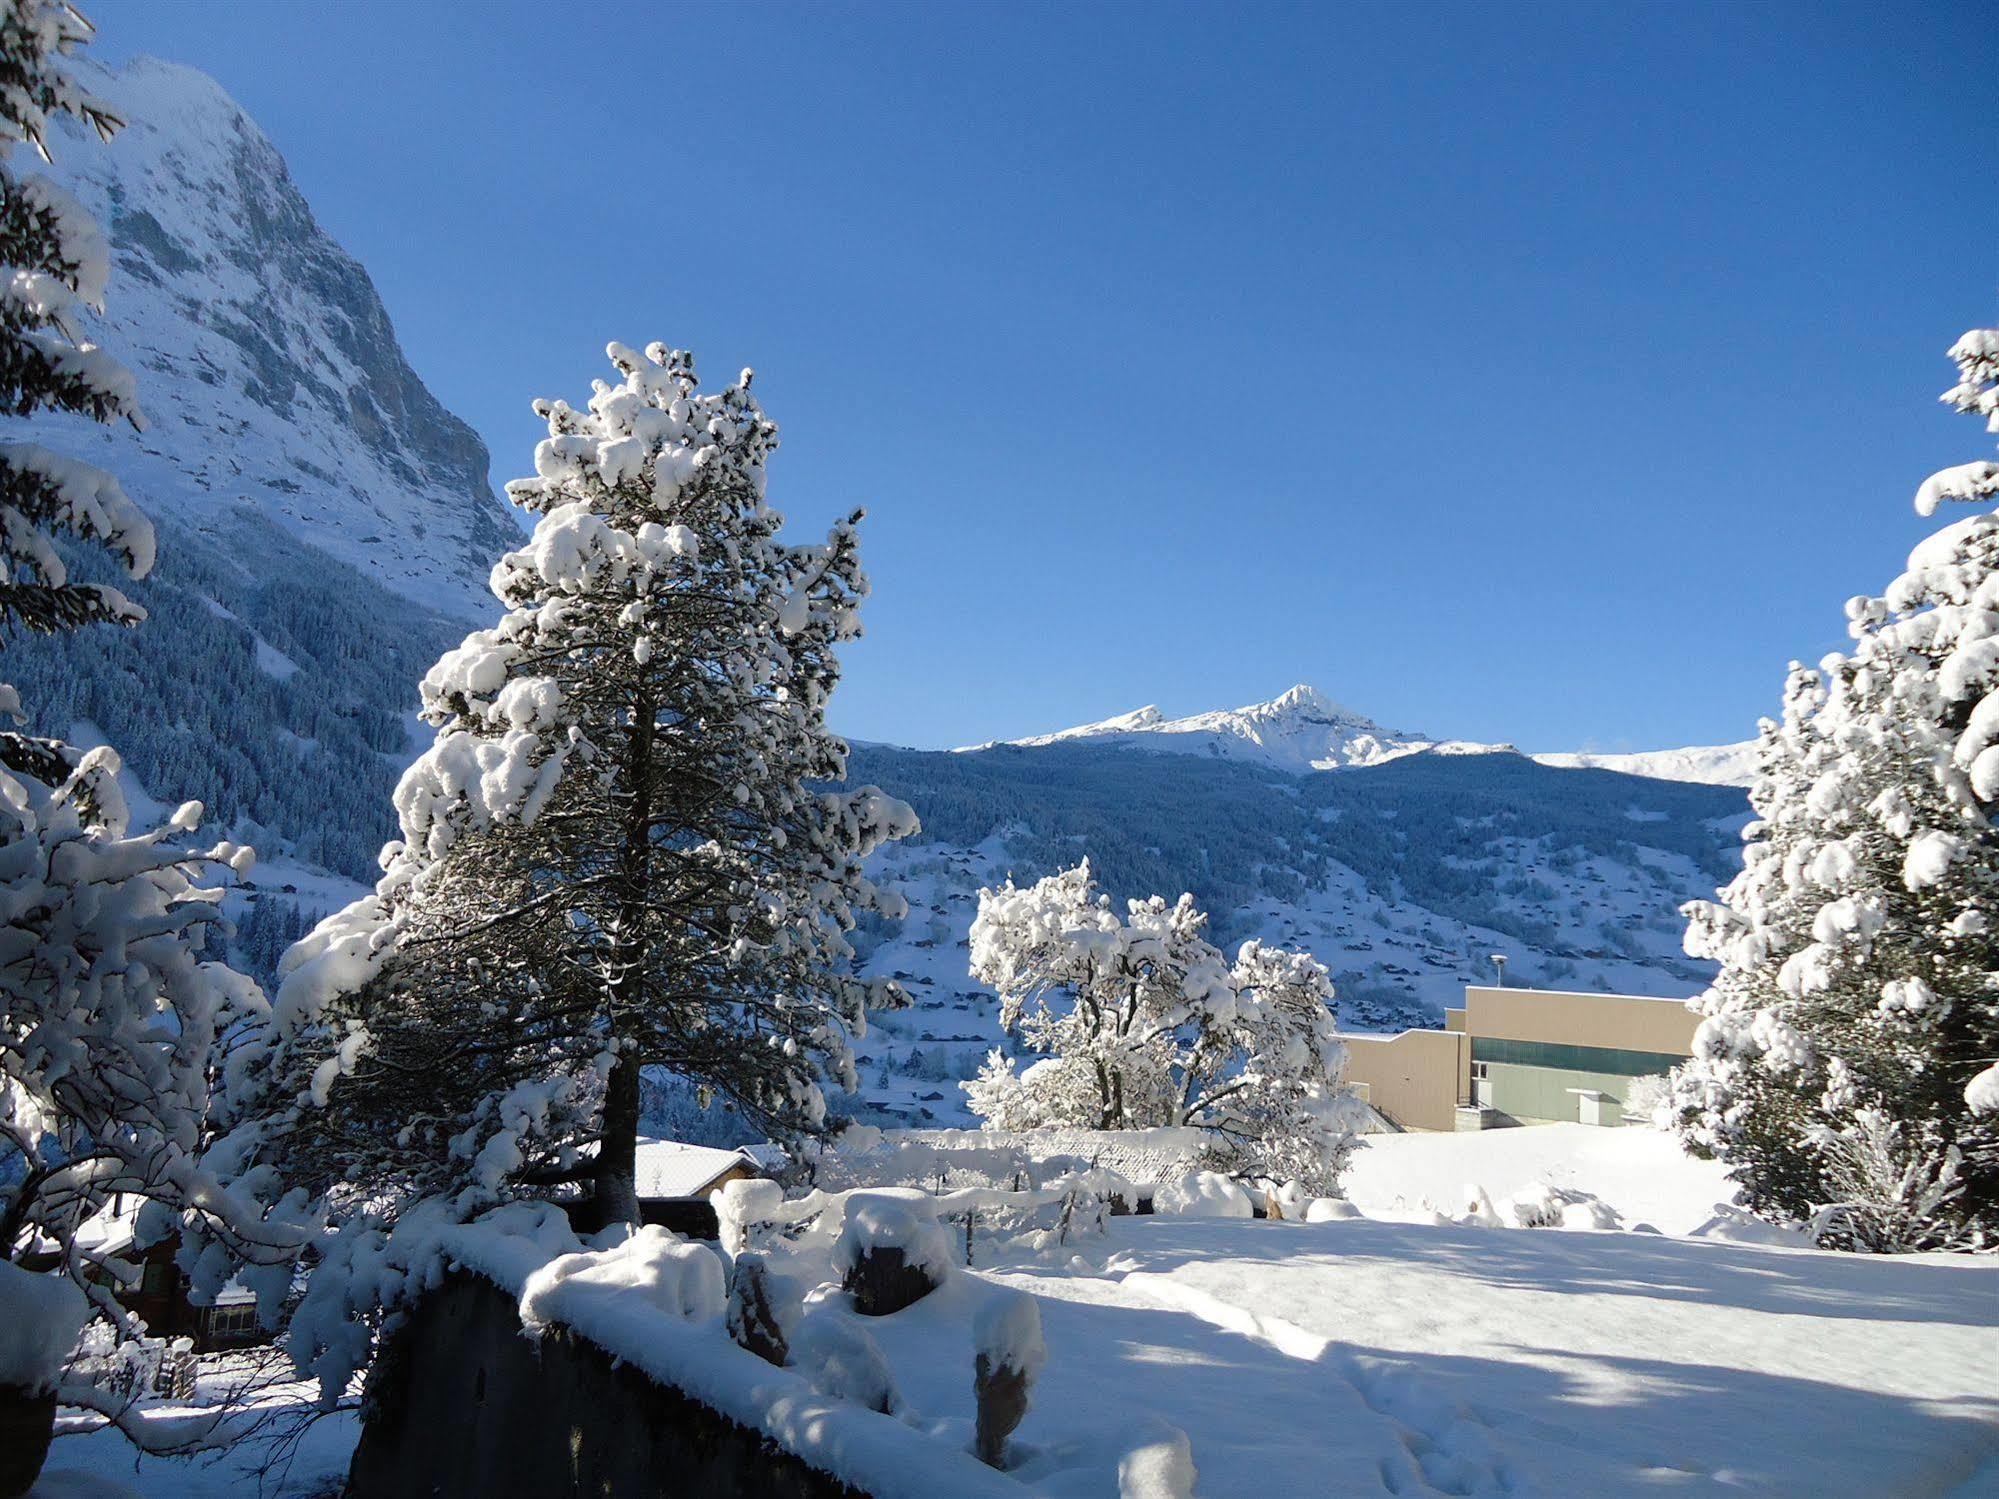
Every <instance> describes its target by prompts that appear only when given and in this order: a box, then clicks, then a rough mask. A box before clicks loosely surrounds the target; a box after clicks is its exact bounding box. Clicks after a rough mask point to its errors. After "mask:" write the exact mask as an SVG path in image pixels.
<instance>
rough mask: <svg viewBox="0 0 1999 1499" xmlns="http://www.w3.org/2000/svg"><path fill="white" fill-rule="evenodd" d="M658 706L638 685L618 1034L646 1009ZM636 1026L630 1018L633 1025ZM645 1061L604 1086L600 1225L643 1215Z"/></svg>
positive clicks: (615, 1014) (618, 1068)
mask: <svg viewBox="0 0 1999 1499" xmlns="http://www.w3.org/2000/svg"><path fill="white" fill-rule="evenodd" d="M657 711H658V710H657V709H656V708H655V707H654V706H653V700H652V695H651V694H650V693H649V692H647V691H645V690H644V688H643V687H641V688H640V690H639V691H638V693H637V694H636V695H635V701H634V702H633V704H632V737H631V742H630V745H629V747H628V751H627V755H628V758H627V760H626V764H625V774H626V777H627V779H628V781H629V784H630V789H631V798H632V800H631V806H630V809H629V811H628V812H627V821H626V823H625V846H624V848H623V850H622V851H621V854H620V864H621V868H620V870H619V874H620V881H619V884H620V889H619V892H618V896H619V912H618V937H617V948H618V951H617V976H616V977H615V978H614V979H613V980H612V981H611V1027H612V1033H613V1034H614V1035H618V1034H621V1033H623V1034H629V1032H628V1031H626V1029H625V1027H624V1026H622V1025H620V1024H619V1022H620V1021H621V1020H623V1019H625V1018H626V1017H628V1016H633V1015H635V1013H636V1012H637V1011H639V1010H641V1009H643V1007H644V1002H645V969H644V963H643V959H644V952H643V946H644V935H643V934H644V931H645V909H646V897H647V895H648V893H649V892H648V891H647V889H646V876H647V874H648V872H649V870H650V866H651V859H652V749H653V730H654V728H655V724H654V721H653V720H654V715H655V713H656V712H657ZM638 1028H639V1027H638V1022H637V1021H636V1020H633V1022H632V1029H638ZM641 1065H642V1059H641V1057H640V1054H639V1053H638V1052H637V1051H622V1052H620V1053H619V1054H618V1060H617V1062H616V1063H615V1064H614V1065H613V1066H612V1068H611V1081H610V1084H609V1086H608V1087H607V1088H606V1089H605V1090H604V1128H603V1135H602V1139H601V1141H600V1143H599V1144H598V1146H597V1176H596V1181H595V1184H594V1186H593V1188H592V1193H593V1196H594V1197H595V1199H596V1204H597V1207H596V1213H595V1215H594V1216H595V1217H596V1219H597V1225H598V1227H600V1228H602V1227H607V1226H609V1225H610V1224H613V1223H631V1224H637V1223H639V1222H640V1221H641V1219H640V1217H639V1194H638V1180H637V1178H638V1135H639V1068H640V1066H641Z"/></svg>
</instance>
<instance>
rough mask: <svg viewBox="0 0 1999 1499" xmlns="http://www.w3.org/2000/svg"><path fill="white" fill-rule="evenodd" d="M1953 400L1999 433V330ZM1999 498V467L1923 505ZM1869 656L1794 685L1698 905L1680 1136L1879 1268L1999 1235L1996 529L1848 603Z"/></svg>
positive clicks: (1983, 345)
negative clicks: (1887, 1261) (1732, 836)
mask: <svg viewBox="0 0 1999 1499" xmlns="http://www.w3.org/2000/svg"><path fill="white" fill-rule="evenodd" d="M1951 355H1952V357H1953V359H1955V360H1956V362H1957V365H1958V369H1959V376H1960V378H1959V380H1958V383H1957V384H1956V385H1955V386H1954V387H1953V388H1952V389H1951V390H1950V391H1948V392H1946V393H1945V396H1944V399H1945V400H1946V401H1947V402H1949V403H1950V404H1952V405H1953V406H1955V407H1956V408H1958V409H1959V410H1962V411H1966V412H1969V413H1971V414H1973V415H1976V416H1982V417H1984V418H1985V419H1986V423H1987V426H1988V428H1989V429H1990V430H1992V431H1999V330H1993V329H1982V330H1974V331H1973V332H1971V333H1967V334H1966V335H1965V336H1964V337H1963V338H1962V339H1960V340H1959V341H1958V342H1957V344H1956V345H1955V346H1954V347H1953V348H1952V350H1951ZM1995 493H1999V465H1994V464H1991V463H1989V462H1987V463H1973V464H1966V465H1962V466H1960V467H1958V468H1954V469H1948V470H1945V471H1944V472H1943V473H1941V474H1938V475H1936V476H1934V477H1933V478H1931V479H1930V480H1929V481H1927V482H1926V483H1925V484H1924V485H1923V486H1922V487H1921V489H1920V490H1919V491H1918V493H1917V499H1916V508H1917V509H1918V510H1919V511H1920V512H1922V513H1923V514H1926V515H1927V514H1929V513H1930V512H1931V511H1932V510H1933V509H1934V508H1935V506H1936V505H1937V504H1938V503H1939V502H1940V501H1942V500H1960V501H1974V502H1975V501H1978V500H1981V499H1989V498H1991V497H1992V496H1993V495H1994V494H1995ZM1847 618H1848V622H1849V633H1850V634H1851V635H1852V637H1853V645H1852V647H1851V648H1850V649H1849V650H1847V651H1846V652H1844V653H1840V654H1834V655H1831V656H1828V657H1827V658H1826V659H1825V660H1824V661H1822V662H1820V663H1819V665H1818V667H1817V668H1811V667H1803V666H1794V667H1793V668H1792V673H1791V678H1790V682H1789V685H1788V688H1787V690H1786V693H1785V700H1784V714H1783V719H1782V721H1781V722H1767V721H1766V722H1765V723H1764V725H1763V727H1762V739H1761V748H1760V762H1759V770H1760V775H1759V778H1758V780H1757V782H1756V784H1755V786H1754V787H1753V789H1752V790H1751V793H1750V801H1751V804H1752V806H1753V807H1754V809H1755V812H1756V814H1757V820H1756V821H1755V822H1753V823H1751V824H1750V826H1749V827H1748V828H1747V829H1745V831H1744V835H1743V836H1744V839H1745V845H1746V846H1745V849H1744V865H1743V869H1742V872H1741V874H1740V875H1738V876H1737V878H1736V879H1735V880H1734V881H1733V882H1732V883H1731V884H1730V885H1729V886H1728V888H1727V889H1726V890H1724V891H1722V892H1721V899H1720V900H1719V901H1718V902H1700V903H1696V904H1694V905H1692V906H1689V907H1688V908H1687V909H1688V915H1689V918H1690V925H1689V928H1688V933H1687V948H1688V951H1690V952H1692V953H1694V954H1695V955H1696V956H1701V957H1709V958H1713V959H1715V960H1717V961H1719V962H1720V964H1721V973H1720V975H1719V977H1718V978H1717V979H1716V982H1715V984H1714V986H1713V987H1712V988H1711V989H1709V990H1708V992H1707V993H1706V994H1704V995H1703V996H1702V997H1701V999H1700V1001H1699V1006H1700V1008H1701V1010H1702V1013H1703V1014H1704V1016H1705V1018H1704V1019H1703V1021H1702V1022H1701V1025H1700V1027H1699V1029H1698V1031H1697V1033H1696V1036H1695V1042H1694V1058H1693V1060H1692V1061H1691V1062H1690V1063H1689V1064H1688V1065H1687V1066H1686V1067H1684V1068H1683V1069H1682V1070H1681V1072H1680V1073H1679V1075H1678V1077H1677V1081H1676V1105H1677V1108H1678V1110H1679V1117H1680V1123H1681V1128H1682V1131H1683V1133H1684V1134H1685V1136H1686V1137H1687V1139H1688V1140H1689V1141H1690V1142H1691V1143H1693V1144H1694V1145H1695V1146H1696V1147H1698V1148H1700V1149H1703V1150H1706V1151H1711V1152H1713V1153H1715V1154H1717V1155H1719V1156H1721V1157H1722V1158H1723V1159H1725V1160H1727V1161H1728V1162H1729V1163H1730V1164H1731V1166H1732V1167H1733V1169H1734V1175H1735V1177H1736V1179H1737V1180H1738V1181H1739V1182H1741V1184H1742V1186H1743V1189H1744V1192H1745V1194H1746V1196H1747V1200H1748V1202H1749V1203H1750V1205H1751V1206H1753V1207H1755V1208H1756V1209H1757V1210H1759V1211H1761V1212H1764V1213H1767V1214H1771V1215H1774V1216H1779V1217H1786V1218H1792V1219H1800V1220H1804V1219H1810V1220H1813V1221H1815V1223H1816V1224H1817V1226H1818V1229H1819V1231H1820V1233H1821V1236H1822V1237H1823V1238H1824V1239H1825V1240H1826V1241H1827V1242H1831V1243H1839V1244H1852V1245H1857V1246H1861V1247H1866V1248H1871V1249H1916V1248H1932V1247H1977V1246H1980V1245H1989V1244H1991V1243H1993V1242H1994V1241H1995V1240H1999V1115H1995V1114H1994V1113H1993V1112H1992V1111H1991V1110H1990V1109H1989V1108H1988V1107H1984V1105H1985V1092H1984V1090H1985V1086H1986V1085H1985V1083H1984V1082H1983V1081H1982V1080H1984V1079H1987V1078H1990V1077H1991V1076H1992V1073H1991V1071H1990V1069H1991V1068H1992V1067H1993V1066H1994V1064H1995V1063H1999V927H1995V923H1996V922H1999V830H1995V828H1994V824H1993V816H1994V811H1995V808H1999V515H1995V514H1984V515H1975V516H1972V517H1970V518H1969V519H1966V520H1961V521H1958V522H1956V523H1955V524H1953V525H1950V526H1948V527H1946V528H1945V529H1943V530H1942V531H1939V532H1937V533H1936V534H1935V535H1933V536H1931V537H1930V538H1929V539H1928V540H1926V541H1924V542H1923V543H1922V544H1921V545H1920V546H1918V547H1917V548H1916V549H1915V551H1914V552H1913V553H1912V554H1911V556H1910V558H1909V563H1908V568H1907V570H1906V571H1905V572H1903V574H1902V575H1901V576H1900V577H1899V578H1897V579H1896V580H1895V581H1894V582H1893V583H1892V584H1890V585H1889V587H1888V589H1887V590H1886V592H1885V593H1883V594H1882V595H1881V596H1879V597H1860V598H1856V599H1854V600H1852V601H1851V602H1850V603H1849V604H1848V605H1847Z"/></svg>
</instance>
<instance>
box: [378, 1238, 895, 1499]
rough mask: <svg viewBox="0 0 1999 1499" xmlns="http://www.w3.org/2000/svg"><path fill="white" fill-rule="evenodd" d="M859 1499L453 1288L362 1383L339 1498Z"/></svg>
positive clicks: (477, 1285)
mask: <svg viewBox="0 0 1999 1499" xmlns="http://www.w3.org/2000/svg"><path fill="white" fill-rule="evenodd" d="M494 1494H532V1495H535V1496H536V1499H566V1496H574V1499H583V1496H586V1495H587V1496H589V1499H653V1496H662V1499H663V1496H666V1495H674V1496H687V1495H697V1494H698V1495H703V1496H711V1495H712V1496H717V1499H722V1496H736V1495H741V1496H745V1499H749V1496H755V1499H765V1496H768V1499H865V1496H863V1495H861V1494H859V1493H858V1491H856V1490H854V1489H851V1488H848V1487H847V1486H846V1485H845V1484H842V1483H840V1482H838V1481H837V1480H835V1479H833V1478H831V1477H829V1476H828V1475H826V1474H824V1473H822V1472H820V1471H819V1470H818V1469H816V1468H812V1467H808V1466H807V1465H806V1464H805V1463H804V1462H802V1461H801V1460H800V1459H798V1458H797V1457H794V1456H792V1455H791V1454H790V1453H787V1452H784V1451H782V1450H780V1449H779V1448H777V1447H775V1446H773V1445H772V1444H771V1443H770V1442H769V1441H767V1440H766V1439H765V1438H764V1437H762V1436H761V1435H760V1434H758V1433H756V1432H753V1431H750V1430H748V1429H746V1428H744V1427H742V1426H738V1425H736V1424H735V1423H734V1422H733V1421H730V1420H728V1419H726V1418H725V1417H723V1416H720V1415H718V1414H717V1413H716V1412H714V1411H713V1410H710V1409H709V1408H708V1407H707V1406H705V1405H702V1404H700V1403H699V1402H697V1401H695V1400H692V1399H690V1398H688V1397H687V1396H685V1395H682V1394H680V1393H679V1392H678V1391H675V1390H672V1389H668V1388H665V1387H662V1386H660V1385H658V1384H655V1383H654V1382H653V1381H652V1380H650V1379H648V1378H646V1377H645V1376H644V1375H643V1374H640V1373H639V1372H638V1371H637V1370H635V1369H633V1368H631V1367H630V1366H629V1365H621V1366H614V1365H613V1363H612V1360H611V1359H610V1357H609V1356H608V1355H606V1354H605V1353H603V1352H602V1351H601V1350H599V1349H597V1348H596V1347H594V1346H592V1345H591V1344H589V1343H587V1342H584V1341H583V1340H582V1339H580V1338H577V1337H575V1336H574V1335H573V1334H571V1333H569V1332H568V1331H567V1330H565V1329H561V1328H554V1329H551V1330H550V1331H549V1332H548V1333H547V1334H546V1335H544V1336H543V1337H542V1338H541V1339H540V1340H539V1342H538V1343H537V1342H536V1341H533V1340H530V1339H528V1338H525V1337H523V1336H522V1335H521V1329H520V1321H519V1319H518V1316H517V1315H516V1311H515V1306H514V1301H513V1298H511V1297H509V1296H507V1295H506V1294H505V1293H504V1292H502V1291H499V1290H498V1289H496V1288H495V1287H493V1286H492V1285H490V1284H488V1283H487V1282H485V1281H483V1280H479V1279H477V1278H476V1277H473V1276H469V1275H456V1276H453V1277H452V1278H451V1279H450V1280H448V1281H447V1282H446V1283H445V1284H444V1285H443V1286H441V1287H439V1289H438V1290H437V1291H436V1292H434V1293H433V1294H432V1295H431V1296H429V1297H428V1298H427V1299H426V1300H425V1301H424V1302H423V1304H422V1305H421V1306H420V1307H418V1308H417V1310H416V1311H415V1313H414V1314H412V1316H411V1317H410V1318H409V1320H408V1321H407V1322H406V1323H405V1324H404V1325H403V1327H402V1328H401V1329H400V1331H399V1332H398V1333H397V1335H396V1336H395V1337H394V1338H393V1339H391V1341H390V1344H389V1346H388V1348H387V1349H385V1350H384V1353H383V1356H382V1358H381V1359H380V1360H379V1361H378V1362H377V1364H376V1367H375V1370H374V1372H373V1373H372V1374H371V1375H370V1376H369V1386H368V1400H367V1408H366V1410H365V1411H364V1415H363V1424H362V1430H361V1441H360V1445H359V1446H358V1447H357V1448H356V1449H355V1453H354V1464H353V1467H352V1469H351V1470H350V1471H349V1475H348V1490H347V1499H461V1496H462V1499H473V1496H477V1499H488V1496H491V1495H494Z"/></svg>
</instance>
